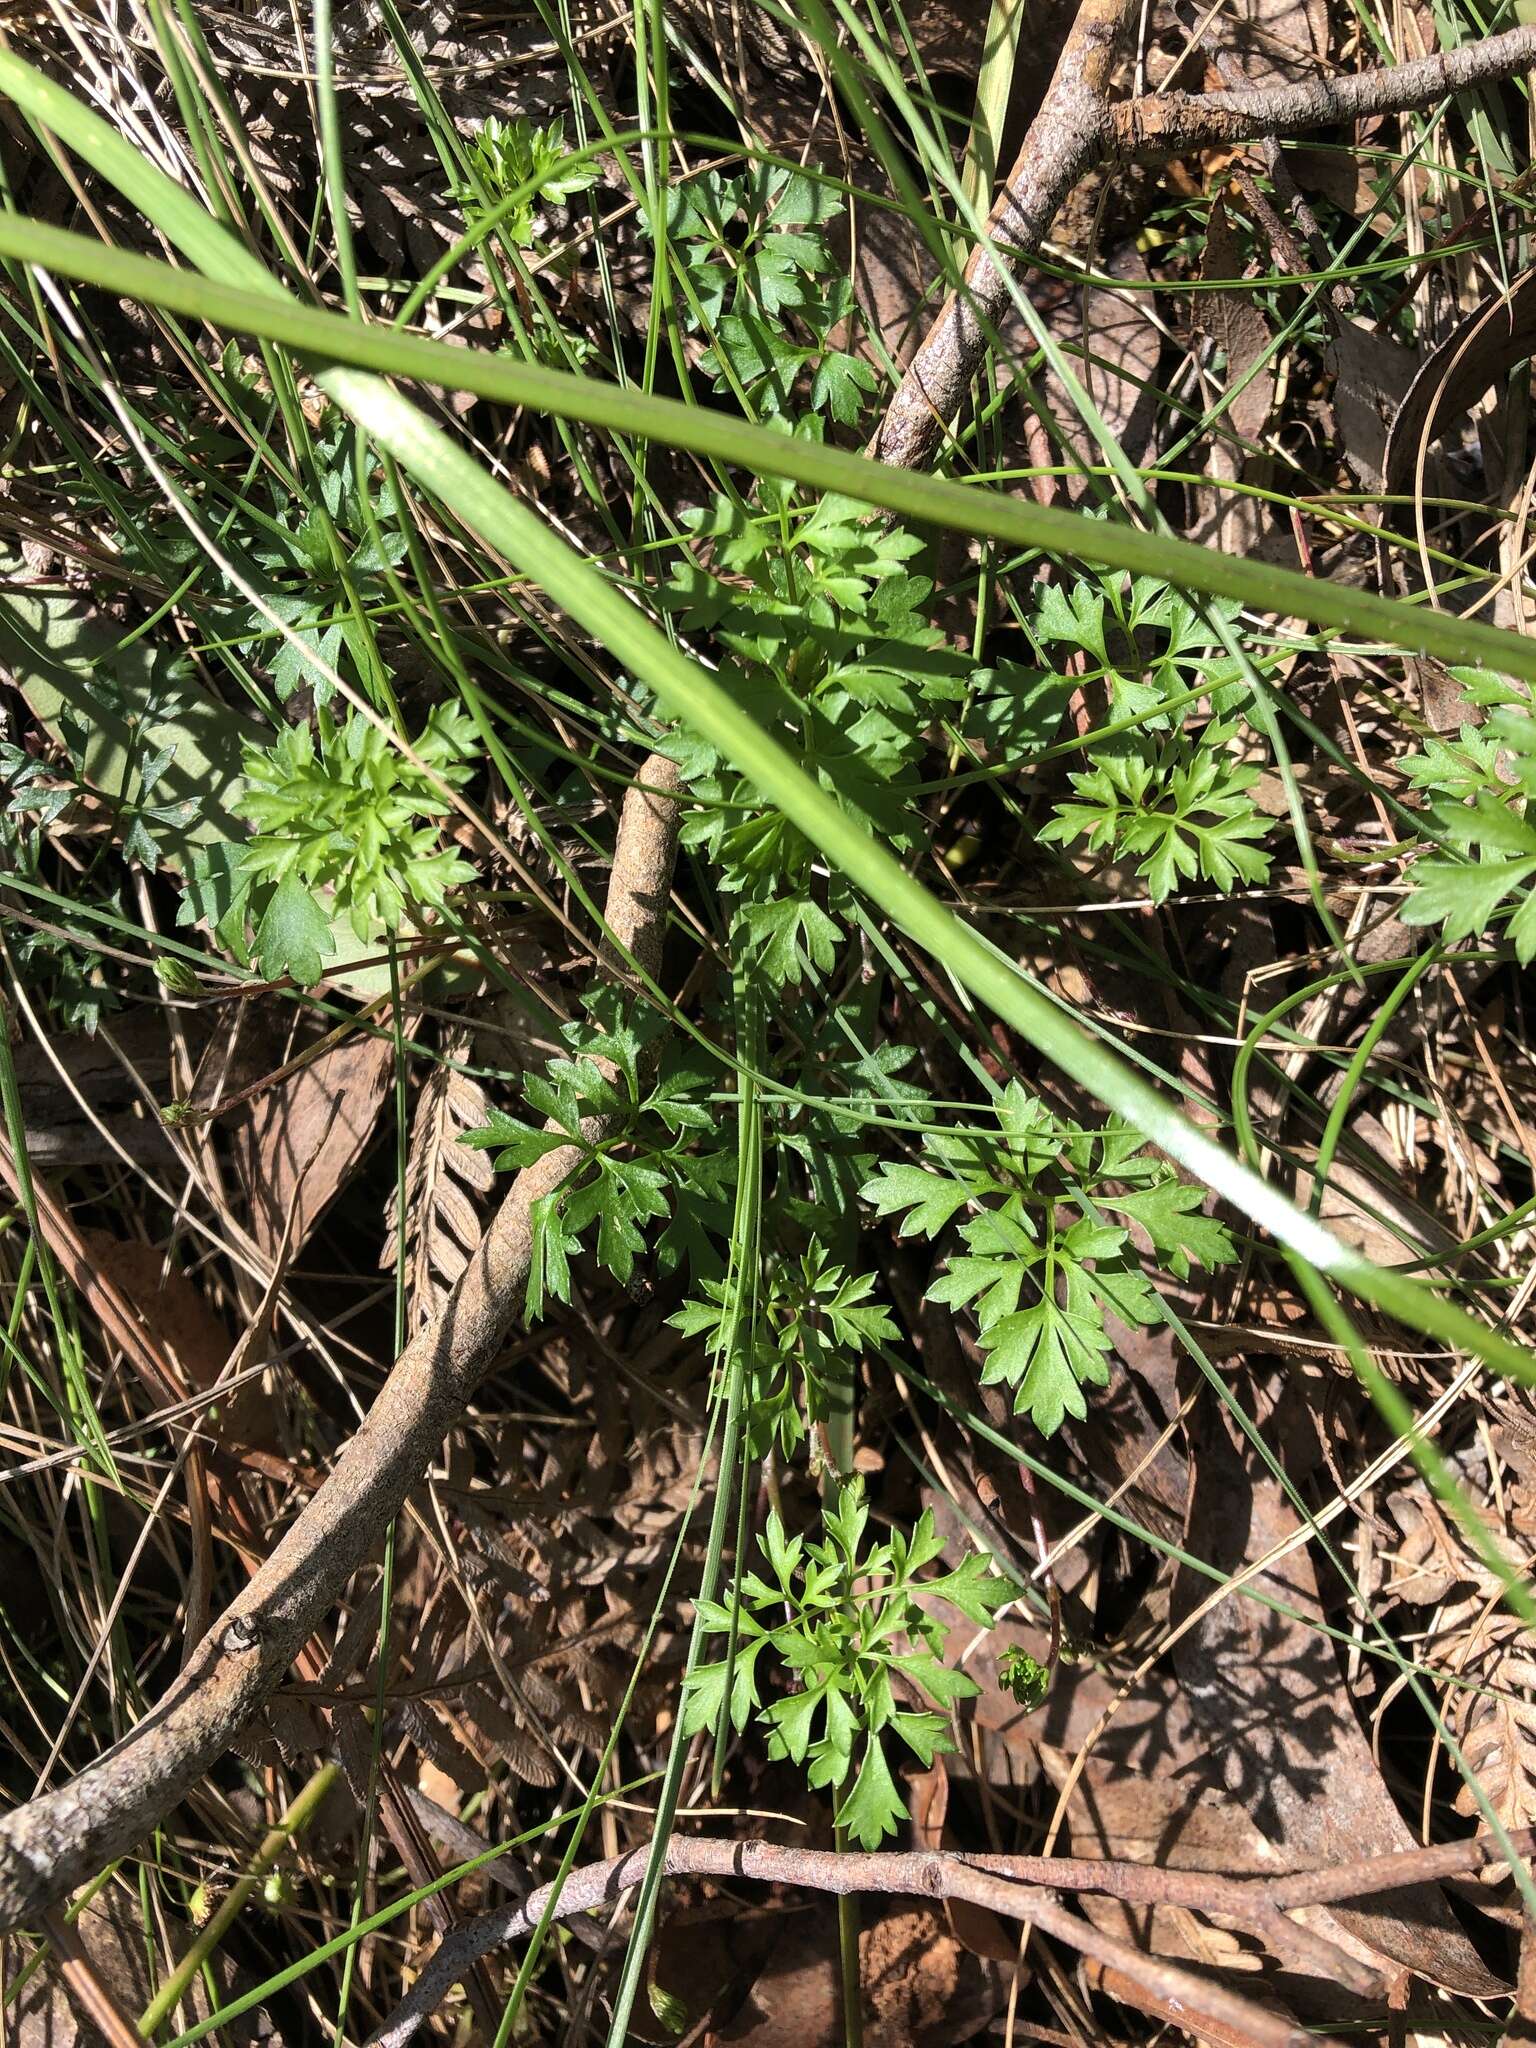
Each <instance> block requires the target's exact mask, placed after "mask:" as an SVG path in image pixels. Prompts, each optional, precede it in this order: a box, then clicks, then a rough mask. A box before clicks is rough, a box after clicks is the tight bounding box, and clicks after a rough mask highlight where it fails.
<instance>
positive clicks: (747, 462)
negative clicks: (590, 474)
mask: <svg viewBox="0 0 1536 2048" xmlns="http://www.w3.org/2000/svg"><path fill="white" fill-rule="evenodd" d="M18 72H19V73H20V74H22V75H21V76H20V77H18V75H17V74H18ZM33 80H36V81H37V86H38V87H42V88H46V90H42V91H39V90H38V89H36V87H34V85H33V82H32V81H33ZM0 90H3V91H5V92H7V93H9V95H10V96H11V97H12V98H14V99H16V100H17V101H18V102H19V103H21V104H22V105H24V106H28V107H29V108H31V107H33V106H34V105H35V107H36V109H37V111H38V114H39V118H41V119H43V120H45V121H47V122H48V123H49V124H50V125H54V124H57V125H59V126H60V129H61V132H62V129H63V126H64V125H65V124H66V123H67V125H68V126H69V127H70V128H72V129H76V130H78V129H80V126H81V122H80V117H82V116H83V117H84V119H85V120H87V121H94V120H95V117H94V116H91V115H89V114H87V113H86V110H85V109H84V108H81V107H79V106H77V105H76V104H75V103H74V102H73V101H72V100H71V99H70V98H69V96H68V95H67V94H65V93H63V92H62V90H61V89H60V88H58V87H53V86H51V83H50V81H47V80H42V79H39V78H38V75H37V74H36V73H33V72H31V71H30V67H28V66H26V65H23V64H20V62H19V60H18V59H16V58H15V57H13V56H11V55H10V53H9V52H4V51H0ZM55 96H56V97H55ZM60 100H62V102H63V109H62V110H61V108H60V106H59V101H60ZM65 110H67V111H65ZM103 138H106V139H107V140H109V141H111V142H116V143H117V144H118V145H119V148H126V145H124V144H122V142H121V138H119V137H117V136H115V135H113V133H112V131H111V130H110V129H109V128H106V126H105V124H104V123H96V126H95V128H93V129H92V130H91V132H90V135H89V139H88V140H82V142H81V144H80V146H81V147H82V148H84V149H86V150H87V151H91V152H96V151H98V150H99V148H100V146H101V144H102V140H103ZM129 155H130V156H133V152H129ZM133 161H134V172H133V173H132V174H130V173H128V171H127V167H126V166H123V165H121V164H120V162H119V160H118V159H117V158H116V156H115V155H113V156H112V157H111V158H110V160H103V159H102V158H101V157H99V156H98V165H99V168H101V169H102V170H103V171H106V172H107V173H108V175H110V176H112V178H113V182H114V183H118V184H120V185H121V187H122V189H123V190H124V191H126V192H127V193H128V196H130V197H133V198H139V199H140V200H141V203H144V206H145V211H146V212H148V213H149V214H150V216H151V218H154V219H156V220H157V221H158V222H159V223H160V224H161V225H162V226H164V227H165V228H166V231H167V232H168V233H171V234H172V237H173V239H176V238H177V237H176V234H175V229H173V228H172V227H171V225H170V221H169V219H168V218H166V216H167V214H168V213H169V212H170V211H172V209H169V208H167V207H165V206H161V205H157V204H155V203H154V202H153V201H149V202H147V203H146V202H145V201H144V199H143V195H142V187H143V183H144V179H145V178H146V177H148V178H151V179H155V180H159V181H160V183H163V185H164V187H165V188H166V190H167V191H168V192H169V193H171V194H174V195H175V197H176V199H177V200H179V201H181V202H182V203H183V204H184V205H185V206H186V207H187V208H188V209H190V212H191V214H192V215H193V216H194V221H193V222H191V223H189V222H187V221H186V220H185V218H184V217H183V216H181V214H180V209H179V208H177V209H174V211H175V213H176V215H177V226H180V227H183V228H186V227H189V226H190V227H191V230H192V232H191V243H192V246H193V247H203V246H204V245H205V243H206V239H207V236H208V235H209V234H218V233H219V231H218V229H217V225H216V223H215V222H213V221H212V220H211V219H210V218H209V216H208V215H206V214H204V213H203V212H202V210H201V209H200V208H198V207H197V206H196V205H195V203H194V202H193V201H191V200H190V199H189V198H188V197H187V195H186V194H185V193H183V192H182V191H181V190H180V188H179V187H177V186H175V185H173V184H171V182H170V180H169V179H161V174H160V173H158V172H156V171H155V170H154V168H153V166H151V165H147V164H144V163H143V162H142V161H141V160H139V159H137V158H136V157H134V159H133ZM120 170H121V171H123V173H124V176H123V177H119V175H118V172H119V171H120ZM155 189H156V191H157V192H158V189H159V188H158V186H157V187H156V188H155ZM220 242H221V243H222V244H225V245H227V246H228V247H229V248H231V249H232V250H236V251H238V253H239V254H240V255H241V256H245V257H246V258H247V259H248V261H249V262H250V263H252V264H254V263H255V261H256V259H255V258H254V257H250V256H249V252H247V251H243V250H239V245H238V244H234V243H230V242H229V241H228V238H227V237H224V236H222V235H221V236H220ZM183 246H187V245H186V244H184V245H183ZM189 253H191V248H189ZM0 256H9V257H12V258H13V259H15V260H17V261H19V262H22V263H34V264H38V265H40V266H41V267H42V268H44V269H48V270H53V271H55V272H57V273H58V274H59V275H61V276H64V277H75V278H79V279H80V280H81V281H83V282H85V283H88V284H98V285H101V286H103V287H104V288H105V289H107V290H109V291H113V292H116V293H118V294H120V295H121V296H124V297H127V298H133V299H137V300H140V301H142V303H144V304H145V305H153V306H160V307H163V308H165V309H166V310H168V311H171V312H179V313H183V314H187V315H191V316H194V317H201V318H203V319H206V320H207V321H209V322H210V324H212V325H214V326H216V327H221V328H227V329H228V330H230V331H231V332H235V333H245V334H251V335H254V336H257V337H259V338H262V339H264V340H267V341H276V342H282V343H285V344H286V345H287V346H289V347H291V348H294V349H297V350H299V351H300V352H301V353H303V354H306V355H308V356H310V357H312V358H314V359H315V360H316V361H318V362H321V363H324V362H331V363H345V364H350V365H352V366H355V367H358V368H365V369H374V370H377V371H379V372H381V373H382V374H384V375H389V376H399V377H416V378H420V379H421V380H422V381H424V382H429V383H433V384H438V385H441V386H444V387H445V388H447V389H450V390H459V391H473V392H475V393H477V394H478V395H479V396H481V397H485V398H494V399H498V400H500V401H501V402H502V403H504V404H508V405H521V406H525V407H526V408H528V410H530V411H533V412H538V413H544V414H548V415H550V416H551V417H553V418H556V419H563V420H579V421H583V422H585V423H586V424H587V425H588V426H593V427H602V428H605V429H608V430H611V431H614V432H626V433H629V434H631V435H632V436H634V437H635V438H638V439H648V440H656V441H662V442H665V443H667V444H668V445H669V446H671V447H674V448H681V449H684V450H687V451H689V452H691V453H694V454H700V455H706V456H709V457H711V458H713V459H714V460H716V461H718V462H725V463H732V464H735V465H736V466H738V467H740V468H742V469H746V470H749V471H755V472H762V473H766V474H768V475H770V476H782V477H789V478H791V479H793V480H794V481H796V482H798V483H802V484H806V485H808V486H810V487H811V488H812V489H816V490H823V491H831V492H839V493H843V494H846V495H847V496H849V497H853V498H857V499H859V500H861V501H862V502H863V503H865V504H869V505H878V506H881V507H883V508H884V509H885V510H886V511H889V512H894V513H896V514H898V515H900V516H901V517H903V518H907V519H912V520H915V521H918V522H925V523H927V524H930V525H934V526H942V527H945V528H947V529H949V530H951V531H955V532H960V533H970V534H973V535H976V536H978V537H990V538H992V539H995V540H1001V541H1005V542H1008V543H1010V544H1011V545H1013V546H1016V547H1022V548H1039V549H1043V550H1045V551H1046V552H1047V553H1050V554H1057V555H1062V556H1064V557H1067V558H1068V559H1072V560H1078V561H1085V562H1096V563H1099V564H1101V565H1102V566H1104V567H1106V568H1111V569H1125V570H1129V571H1130V572H1131V573H1132V574H1133V575H1147V576H1158V577H1161V578H1163V579H1165V580H1167V581H1169V582H1172V583H1176V584H1178V585H1179V586H1180V588H1182V589H1186V590H1193V591H1203V592H1205V593H1207V594H1208V595H1210V596H1213V597H1229V598H1235V599H1236V600H1237V601H1238V602H1239V603H1240V604H1243V605H1248V606H1252V607H1253V608H1254V609H1256V610H1262V611H1267V612H1273V613H1276V614H1278V615H1280V616H1282V617H1293V618H1299V619H1306V620H1308V621H1309V622H1310V623H1311V624H1313V625H1316V626H1322V627H1327V628H1331V629H1334V630H1337V631H1342V632H1348V633H1353V634H1356V635H1358V636H1360V637H1361V638H1362V639H1365V640H1374V641H1381V642H1384V643H1385V644H1386V645H1388V646H1392V647H1401V648H1404V649H1407V650H1409V651H1411V652H1417V653H1421V654H1426V655H1430V654H1432V655H1437V656H1439V657H1440V658H1441V659H1442V660H1445V661H1449V662H1458V663H1461V662H1471V663H1475V664H1478V665H1482V666H1487V667H1491V668H1495V669H1497V670H1499V671H1500V672H1502V673H1504V674H1507V675H1514V676H1520V677H1523V678H1524V679H1525V680H1526V681H1528V682H1536V642H1532V641H1531V640H1529V639H1526V638H1523V637H1522V636H1521V635H1519V634H1517V633H1512V632H1509V631H1507V630H1506V629H1505V628H1503V627H1499V626H1485V625H1482V624H1479V623H1477V622H1475V621H1469V620H1465V619H1461V618H1458V617H1456V616H1455V615H1454V614H1453V613H1448V612H1435V611H1431V610H1429V609H1428V608H1426V607H1421V606H1419V605H1415V604H1410V603H1407V602H1405V601H1404V600H1402V599H1400V598H1385V597H1378V596H1376V595H1374V594H1373V593H1372V592H1370V591H1364V590H1355V589H1352V588H1350V587H1349V586H1347V585H1345V584H1343V583H1330V582H1328V581H1327V580H1326V579H1324V578H1320V577H1308V576H1303V575H1300V574H1299V573H1298V572H1297V571H1295V570H1289V569H1277V568H1272V567H1270V566H1269V565H1268V564H1266V563H1263V562H1258V561H1253V560H1250V559H1248V558H1247V557H1246V556H1241V555H1223V554H1220V553H1217V552H1216V551H1215V550H1213V549H1210V548H1203V547H1200V546H1198V545H1197V544H1196V543H1195V542H1193V541H1184V540H1178V539H1175V538H1174V537H1172V536H1170V535H1167V534H1159V533H1151V532H1147V531H1144V530H1143V529H1141V528H1139V527H1134V526H1128V525H1124V524H1121V523H1119V522H1116V521H1111V520H1105V519H1090V518H1088V517H1086V516H1085V515H1083V514H1081V513H1077V512H1063V511H1058V510H1056V509H1054V508H1053V507H1050V506H1044V505H1034V504H1031V503H1028V502H1027V501H1026V500H1024V499H1022V498H1011V497H1006V496H1004V495H1003V494H1002V493H1000V492H995V491H990V490H986V489H979V488H974V487H972V486H970V485H966V484H959V483H953V482H950V481H948V480H946V479H944V478H941V477H933V476H926V475H923V474H922V473H920V472H918V471H913V470H901V469H894V468H890V467H888V466H887V465H885V464H883V463H878V462H871V461H869V460H868V459H867V458H866V457H864V456H861V455H854V454H850V453H849V452H848V451H847V450H845V449H841V448H833V447H827V446H825V445H822V444H818V443H816V442H813V441H808V440H801V439H798V438H791V437H789V436H787V435H783V434H777V433H772V432H770V431H769V430H767V429H766V428H763V427H758V426H754V425H753V424H752V423H751V422H750V421H748V420H743V419H737V418H733V417H731V416H730V415H728V414H725V413H720V412H714V411H711V410H709V409H708V408H706V407H702V406H685V405H681V404H679V403H678V402H677V401H676V400H674V399H668V398H657V397H654V396H652V395H651V394H649V393H646V392H643V391H637V390H635V389H633V388H632V387H626V386H620V385H617V384H605V383H601V382H599V381H598V380H596V379H594V378H584V377H573V376H569V375H567V374H566V373H565V372H564V371H559V370H550V369H546V368H545V367H544V365H543V364H540V363H529V362H520V361H517V360H515V359H513V358H511V357H508V356H505V355H501V354H497V355H492V354H490V353H488V352H485V351H481V350H477V349H466V348H454V347H452V346H450V345H449V344H447V343H444V342H434V341H429V340H427V339H425V338H424V337H420V336H415V335H404V334H400V333H398V332H397V331H396V330H394V329H393V328H382V327H365V326H362V325H360V324H358V323H356V322H354V321H351V320H348V319H347V318H346V317H345V316H343V315H340V314H335V313H323V312H318V311H316V310H314V309H313V308H310V307H307V306H303V305H301V304H299V302H298V301H297V300H290V299H288V298H286V297H285V296H284V294H283V288H282V286H280V285H279V284H277V283H276V281H275V280H274V279H272V278H270V277H268V276H267V275H266V273H264V272H259V266H258V272H259V275H260V278H261V280H262V281H261V282H259V283H258V282H257V280H256V278H255V277H253V276H252V275H251V274H250V273H249V272H246V271H244V270H242V271H241V273H240V276H241V282H239V283H234V282H232V281H230V280H229V279H228V278H227V277H226V278H224V279H220V278H217V277H213V278H204V277H191V276H188V274H187V273H186V272H184V271H179V270H175V269H173V268H171V267H170V266H169V265H168V264H163V263H157V262H155V261H153V260H152V259H151V258H149V257H143V256H136V255H134V254H133V253H132V252H131V251H128V250H124V249H115V248H111V247H108V246H107V245H106V244H104V243H100V242H95V241H92V240H91V239H90V237H89V236H86V235H76V234H72V233H70V232H69V231H68V230H66V229H62V228H52V227H48V226H46V225H45V224H44V223H43V222H41V221H34V220H30V219H28V218H26V217H24V216H22V215H16V214H0ZM194 260H195V258H194ZM215 267H217V259H216V258H215Z"/></svg>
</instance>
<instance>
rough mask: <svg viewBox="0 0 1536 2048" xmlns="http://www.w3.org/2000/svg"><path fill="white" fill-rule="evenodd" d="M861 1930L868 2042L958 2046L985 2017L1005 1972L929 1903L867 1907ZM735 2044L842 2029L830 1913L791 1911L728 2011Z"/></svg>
mask: <svg viewBox="0 0 1536 2048" xmlns="http://www.w3.org/2000/svg"><path fill="white" fill-rule="evenodd" d="M865 1912H866V1919H865V1924H864V1925H863V1926H862V1927H861V1928H860V1930H859V1978H860V1983H861V1985H862V1987H863V2002H864V2042H865V2048H958V2044H959V2043H960V2042H962V2041H969V2040H971V2039H972V2038H973V2037H974V2036H975V2035H977V2034H979V2033H980V2032H981V2031H982V2029H983V2028H984V2027H985V2026H986V2025H987V2024H988V2022H989V2021H990V2020H991V2018H992V2016H993V2014H994V2013H995V2012H996V2011H997V2010H998V2008H999V2005H1000V2003H1001V2000H1002V1996H1003V1991H1004V1983H1005V1978H1004V1974H1003V1971H1002V1970H1001V1968H1000V1967H999V1966H998V1965H997V1964H996V1963H990V1962H984V1961H983V1960H982V1959H981V1958H980V1957H978V1956H973V1955H970V1954H968V1953H967V1952H966V1950H965V1949H963V1948H962V1947H961V1945H960V1943H959V1942H958V1941H957V1940H956V1939H955V1937H954V1935H953V1934H951V1933H950V1931H949V1928H948V1927H947V1926H946V1924H945V1922H944V1918H943V1915H942V1914H941V1913H940V1912H939V1911H938V1910H937V1909H936V1908H934V1907H927V1906H915V1907H897V1908H894V1909H892V1910H891V1911H889V1912H886V1913H880V1914H878V1915H877V1914H876V1913H875V1912H873V1911H872V1910H871V1909H870V1908H869V1907H868V1906H866V1908H865ZM718 2038H719V2040H720V2041H721V2042H729V2043H731V2044H732V2048H815V2044H818V2043H823V2042H825V2043H827V2044H828V2048H830V2044H831V2043H833V2042H836V2041H841V2040H842V2038H843V2022H842V1996H841V1990H840V1984H839V1973H838V1961H837V1921H836V1916H835V1915H834V1914H832V1913H828V1912H810V1913H795V1914H793V1915H790V1916H788V1917H787V1918H786V1919H785V1921H784V1923H783V1932H782V1933H781V1935H780V1937H779V1940H778V1942H777V1944H776V1946H775V1948H774V1951H773V1954H772V1956H771V1957H770V1959H769V1962H768V1965H767V1967H766V1968H765V1969H764V1971H763V1973H762V1975H761V1976H760V1977H759V1978H758V1980H757V1982H756V1984H754V1986H753V1987H752V1991H751V1993H750V1995H749V1996H748V1998H747V2001H746V2003H745V2005H744V2006H743V2007H742V2009H741V2011H740V2012H739V2013H738V2014H737V2016H736V2018H735V2020H734V2021H733V2022H732V2023H731V2025H730V2026H729V2027H726V2028H725V2029H724V2030H723V2031H722V2032H721V2033H720V2035H719V2036H718Z"/></svg>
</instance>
